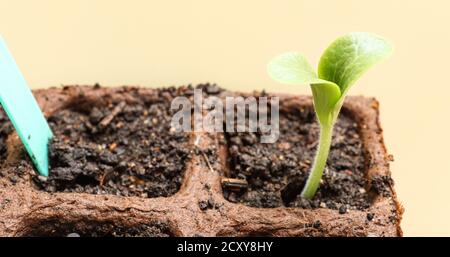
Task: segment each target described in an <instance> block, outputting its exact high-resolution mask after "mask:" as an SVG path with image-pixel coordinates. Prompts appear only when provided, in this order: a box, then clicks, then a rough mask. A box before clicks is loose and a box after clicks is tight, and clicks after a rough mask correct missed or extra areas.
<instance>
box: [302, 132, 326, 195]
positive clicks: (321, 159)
mask: <svg viewBox="0 0 450 257" xmlns="http://www.w3.org/2000/svg"><path fill="white" fill-rule="evenodd" d="M332 135H333V125H321V126H320V137H319V146H318V148H317V152H316V157H315V158H314V164H313V166H312V169H311V172H310V173H309V177H308V180H307V181H306V185H305V187H304V188H303V191H302V197H303V198H306V199H312V198H313V197H314V195H315V194H316V191H317V189H318V188H319V184H320V179H321V178H322V174H323V170H324V169H325V165H326V164H327V158H328V153H329V152H330V146H331V137H332Z"/></svg>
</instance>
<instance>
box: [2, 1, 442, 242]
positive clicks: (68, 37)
mask: <svg viewBox="0 0 450 257" xmlns="http://www.w3.org/2000/svg"><path fill="white" fill-rule="evenodd" d="M449 10H450V1H448V0H441V1H438V0H427V1H414V0H403V1H400V0H398V1H392V0H378V1H362V0H352V1H350V0H339V1H318V0H311V1H280V0H278V1H263V0H255V1H242V0H239V1H233V0H227V1H214V0H204V1H195V0H192V1H182V0H180V1H167V0H165V1H136V0H128V1H114V0H102V1H95V0H76V1H75V0H73V1H69V0H63V1H61V0H54V1H52V0H39V1H35V0H29V1H23V0H14V1H12V0H0V34H2V35H3V37H4V38H5V40H7V42H8V44H9V47H10V49H11V51H12V52H13V54H14V56H15V58H16V61H17V62H18V64H19V66H20V67H21V69H22V71H23V73H24V74H25V76H26V78H27V80H28V82H29V84H30V85H31V86H32V87H33V88H38V87H47V86H58V85H60V84H74V83H80V84H92V83H95V82H99V83H101V84H104V85H112V86H115V85H123V84H128V85H129V84H133V85H142V86H169V85H181V84H186V83H198V82H206V81H211V82H217V83H218V84H219V85H220V86H223V87H226V88H229V89H238V90H243V91H249V90H253V89H263V88H265V89H268V90H269V91H278V92H295V93H298V94H309V93H310V91H309V88H308V87H307V86H298V87H290V86H284V85H279V84H276V83H275V82H272V81H271V80H270V79H269V78H268V76H267V75H266V71H265V65H266V63H267V62H268V61H269V60H270V59H271V58H272V57H273V56H274V55H276V54H278V53H281V52H285V51H290V50H300V51H302V52H304V53H305V54H306V56H307V57H309V58H310V60H311V62H312V63H314V64H316V63H317V60H318V58H319V56H320V54H321V51H322V50H323V49H324V48H325V47H326V46H327V45H328V43H329V42H330V41H331V40H333V39H334V38H335V37H337V36H339V35H341V34H345V33H347V32H351V31H370V32H375V33H378V34H380V35H383V36H385V37H386V38H389V39H390V40H391V41H392V42H393V43H394V44H395V46H396V52H395V54H394V55H393V56H392V58H391V59H389V60H388V61H386V62H384V63H383V64H381V65H379V66H377V67H376V68H375V69H373V70H371V71H370V72H369V73H368V74H367V75H366V76H364V77H363V78H362V79H361V80H360V81H359V82H358V83H357V85H355V87H354V88H353V89H352V90H351V93H352V94H364V95H367V96H375V97H377V98H378V99H379V100H380V102H381V119H382V124H383V127H384V130H385V140H386V143H387V146H388V149H389V151H390V152H391V153H392V154H394V156H395V162H394V163H393V165H392V172H393V175H394V178H395V181H396V187H397V191H398V194H399V197H400V199H401V200H402V202H403V204H404V206H405V208H406V213H405V216H404V221H403V228H404V231H405V234H406V235H409V236H414V235H447V236H450V201H449V197H450V187H449V180H450V160H449V147H450V137H449V132H450V121H449V111H450V96H449V95H450V85H449V83H448V82H447V81H446V77H447V76H448V75H449V74H450V71H449V65H448V62H449V61H448V60H449V58H450V50H449V48H450V33H449V29H448V26H449V24H450V15H449Z"/></svg>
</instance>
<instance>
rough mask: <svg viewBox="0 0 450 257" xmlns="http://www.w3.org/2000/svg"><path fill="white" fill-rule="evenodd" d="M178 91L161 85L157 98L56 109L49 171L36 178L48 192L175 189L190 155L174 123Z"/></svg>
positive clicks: (165, 192) (151, 193)
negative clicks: (175, 97) (173, 110)
mask: <svg viewBox="0 0 450 257" xmlns="http://www.w3.org/2000/svg"><path fill="white" fill-rule="evenodd" d="M176 92H177V91H176V89H175V88H168V89H161V90H159V91H158V94H159V95H160V97H159V98H157V99H159V100H155V99H153V100H151V101H150V100H149V99H139V101H138V102H136V103H127V102H125V101H121V102H111V103H109V104H108V105H107V106H95V103H92V105H91V107H90V108H77V106H76V105H74V106H72V107H71V108H68V109H63V110H61V111H59V112H57V113H55V114H53V115H52V116H51V117H49V119H48V121H49V124H50V127H51V128H52V130H53V133H54V138H53V139H52V141H51V143H50V147H49V148H50V176H49V177H48V178H45V177H42V176H37V177H35V178H34V181H35V184H36V185H37V186H38V187H39V188H40V189H42V190H45V191H48V192H85V193H92V194H114V195H122V196H140V197H158V196H170V195H172V194H174V193H176V192H177V191H178V189H179V188H180V185H181V183H182V180H183V175H184V169H185V164H186V163H187V162H188V159H189V156H190V150H189V147H188V135H187V134H186V133H177V132H175V131H174V130H172V129H171V125H170V122H171V118H172V113H171V110H170V102H171V101H170V100H171V99H172V98H173V97H174V96H175V95H176V94H177V93H176Z"/></svg>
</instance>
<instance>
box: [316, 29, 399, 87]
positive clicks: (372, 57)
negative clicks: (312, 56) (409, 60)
mask: <svg viewBox="0 0 450 257" xmlns="http://www.w3.org/2000/svg"><path fill="white" fill-rule="evenodd" d="M392 51H393V47H392V45H391V44H390V43H389V42H388V41H386V40H385V39H383V38H382V37H380V36H377V35H375V34H372V33H366V32H354V33H350V34H348V35H345V36H342V37H340V38H338V39H336V40H335V41H334V42H333V43H331V45H330V46H329V47H328V48H327V49H326V50H325V52H324V53H323V54H322V57H321V58H320V62H319V67H318V74H319V78H321V79H325V80H329V81H333V82H334V83H336V84H337V85H339V87H340V88H341V92H342V96H345V93H346V92H347V91H348V89H349V88H350V87H351V86H352V85H353V84H354V83H355V81H356V80H357V79H358V78H360V77H361V75H362V74H364V73H365V72H366V71H367V70H368V69H369V68H370V67H372V66H373V65H374V64H376V63H378V62H380V61H382V60H383V59H385V58H387V57H388V56H389V55H390V54H391V53H392Z"/></svg>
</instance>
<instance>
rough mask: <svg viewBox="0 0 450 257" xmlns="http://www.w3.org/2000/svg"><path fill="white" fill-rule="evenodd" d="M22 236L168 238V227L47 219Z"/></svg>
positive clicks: (164, 225) (31, 226) (154, 224)
mask: <svg viewBox="0 0 450 257" xmlns="http://www.w3.org/2000/svg"><path fill="white" fill-rule="evenodd" d="M22 236H38V237H42V236H44V237H48V236H55V237H169V236H171V233H170V231H169V226H168V225H167V224H165V223H161V222H155V223H152V224H137V225H133V226H122V225H117V224H114V223H112V222H100V221H77V222H61V220H59V219H49V220H45V221H41V222H38V223H35V224H30V226H28V227H27V228H26V231H24V233H23V234H22Z"/></svg>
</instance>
